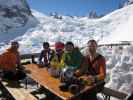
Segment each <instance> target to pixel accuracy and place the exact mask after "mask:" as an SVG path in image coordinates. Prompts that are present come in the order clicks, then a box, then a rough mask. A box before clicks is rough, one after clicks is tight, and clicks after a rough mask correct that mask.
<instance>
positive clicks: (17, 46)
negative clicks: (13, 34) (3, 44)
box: [11, 42, 19, 50]
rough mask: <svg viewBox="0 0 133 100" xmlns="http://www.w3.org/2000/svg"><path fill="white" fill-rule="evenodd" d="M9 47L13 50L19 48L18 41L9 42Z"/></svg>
mask: <svg viewBox="0 0 133 100" xmlns="http://www.w3.org/2000/svg"><path fill="white" fill-rule="evenodd" d="M11 48H12V49H14V50H17V49H18V48H19V43H18V42H12V43H11Z"/></svg>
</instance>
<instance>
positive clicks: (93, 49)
mask: <svg viewBox="0 0 133 100" xmlns="http://www.w3.org/2000/svg"><path fill="white" fill-rule="evenodd" d="M87 45H88V51H89V53H91V54H94V53H96V50H97V44H96V43H95V42H89V43H88V44H87Z"/></svg>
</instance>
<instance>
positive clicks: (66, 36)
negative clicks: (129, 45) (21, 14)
mask: <svg viewBox="0 0 133 100" xmlns="http://www.w3.org/2000/svg"><path fill="white" fill-rule="evenodd" d="M132 11H133V5H130V6H127V7H124V8H122V9H119V10H116V11H114V12H112V13H110V14H109V15H107V16H105V17H103V18H101V19H88V18H87V17H82V18H78V17H74V18H71V17H68V16H63V19H61V20H60V19H55V18H53V17H50V16H46V15H43V14H41V13H39V12H37V11H33V15H34V16H35V17H36V18H37V19H38V20H39V22H40V24H39V25H38V26H37V27H36V28H33V29H31V30H29V31H28V32H27V33H26V34H24V36H23V37H21V38H19V40H21V43H22V44H23V47H27V46H28V47H29V48H30V49H28V50H26V51H27V52H28V51H29V50H31V48H32V46H37V47H36V48H35V49H37V48H40V47H41V45H42V42H44V41H49V42H50V43H51V44H53V43H54V42H55V41H63V42H66V41H73V42H74V43H75V44H76V45H78V46H85V44H86V42H87V41H88V40H89V39H91V38H94V39H96V40H98V41H99V43H105V42H106V43H112V42H117V41H132V40H133V38H132V36H131V35H132V32H133V28H132V26H133V17H132V16H133V13H132ZM79 44H80V45H79ZM37 50H40V49H37ZM33 51H34V50H33ZM35 51H36V50H35Z"/></svg>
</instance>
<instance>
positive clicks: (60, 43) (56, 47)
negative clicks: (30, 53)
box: [55, 42, 64, 49]
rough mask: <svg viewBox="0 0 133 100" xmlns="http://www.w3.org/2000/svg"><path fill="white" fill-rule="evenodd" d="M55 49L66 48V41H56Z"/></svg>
mask: <svg viewBox="0 0 133 100" xmlns="http://www.w3.org/2000/svg"><path fill="white" fill-rule="evenodd" d="M55 49H64V43H62V42H56V43H55Z"/></svg>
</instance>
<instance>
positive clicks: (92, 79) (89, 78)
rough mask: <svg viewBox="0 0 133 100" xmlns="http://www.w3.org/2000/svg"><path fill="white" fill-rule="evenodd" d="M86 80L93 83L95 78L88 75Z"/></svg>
mask: <svg viewBox="0 0 133 100" xmlns="http://www.w3.org/2000/svg"><path fill="white" fill-rule="evenodd" d="M87 78H88V80H90V81H91V82H92V83H94V82H95V77H94V76H92V75H89V76H88V77H87Z"/></svg>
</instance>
